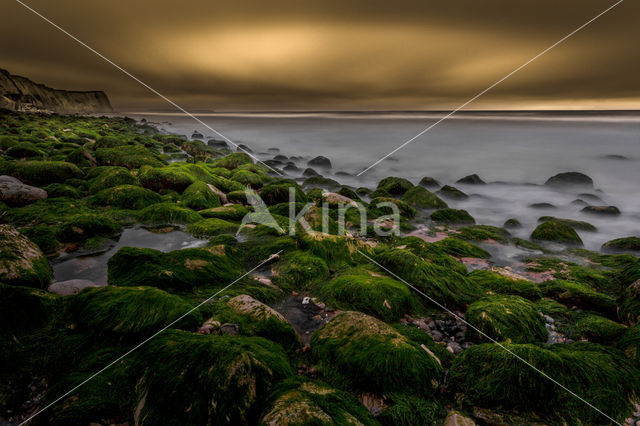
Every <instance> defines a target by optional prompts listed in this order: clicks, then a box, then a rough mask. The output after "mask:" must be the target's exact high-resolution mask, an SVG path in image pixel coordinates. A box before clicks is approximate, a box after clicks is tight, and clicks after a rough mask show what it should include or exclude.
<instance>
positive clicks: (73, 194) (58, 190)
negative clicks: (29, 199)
mask: <svg viewBox="0 0 640 426" xmlns="http://www.w3.org/2000/svg"><path fill="white" fill-rule="evenodd" d="M43 189H44V190H45V191H47V195H48V197H49V198H60V197H62V198H82V195H81V194H80V191H78V190H77V189H76V188H74V187H73V186H71V185H65V184H64V183H52V184H50V185H47V186H45V187H44V188H43Z"/></svg>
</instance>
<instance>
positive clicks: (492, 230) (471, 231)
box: [453, 225, 511, 243]
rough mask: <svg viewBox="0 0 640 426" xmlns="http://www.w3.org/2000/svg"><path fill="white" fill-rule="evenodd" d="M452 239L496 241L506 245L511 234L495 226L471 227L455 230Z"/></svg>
mask: <svg viewBox="0 0 640 426" xmlns="http://www.w3.org/2000/svg"><path fill="white" fill-rule="evenodd" d="M453 237H455V238H462V239H463V240H468V241H497V242H500V243H506V242H507V241H508V239H509V237H511V234H510V233H509V231H507V230H506V229H503V228H498V227H496V226H490V225H471V226H465V227H464V228H459V229H457V230H456V233H455V234H453Z"/></svg>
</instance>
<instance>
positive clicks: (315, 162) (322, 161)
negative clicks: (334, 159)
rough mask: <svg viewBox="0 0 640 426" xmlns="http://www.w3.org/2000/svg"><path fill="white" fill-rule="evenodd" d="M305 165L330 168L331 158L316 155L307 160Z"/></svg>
mask: <svg viewBox="0 0 640 426" xmlns="http://www.w3.org/2000/svg"><path fill="white" fill-rule="evenodd" d="M307 166H309V167H320V168H323V169H330V168H331V160H329V159H328V158H327V157H323V156H321V155H320V156H318V157H314V158H312V159H311V160H309V162H308V163H307Z"/></svg>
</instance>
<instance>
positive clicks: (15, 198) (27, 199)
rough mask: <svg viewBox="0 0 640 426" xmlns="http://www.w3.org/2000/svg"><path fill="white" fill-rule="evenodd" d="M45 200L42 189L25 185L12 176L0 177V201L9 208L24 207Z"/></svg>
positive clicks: (45, 195)
mask: <svg viewBox="0 0 640 426" xmlns="http://www.w3.org/2000/svg"><path fill="white" fill-rule="evenodd" d="M45 198H47V191H45V190H44V189H41V188H38V187H35V186H30V185H25V184H24V183H22V182H20V180H19V179H17V178H14V177H12V176H0V201H2V202H4V203H7V204H8V205H10V206H16V207H20V206H25V205H27V204H31V203H33V202H36V201H38V200H44V199H45Z"/></svg>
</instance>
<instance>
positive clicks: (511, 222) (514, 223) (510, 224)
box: [502, 218, 522, 229]
mask: <svg viewBox="0 0 640 426" xmlns="http://www.w3.org/2000/svg"><path fill="white" fill-rule="evenodd" d="M502 226H503V227H504V228H510V229H516V228H522V223H520V221H519V220H518V219H514V218H511V219H507V220H506V221H505V222H504V225H502Z"/></svg>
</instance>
